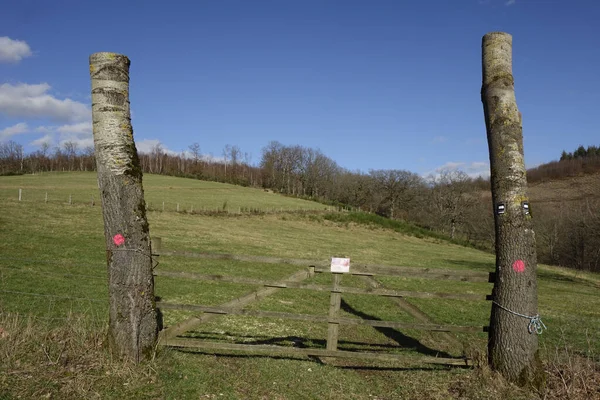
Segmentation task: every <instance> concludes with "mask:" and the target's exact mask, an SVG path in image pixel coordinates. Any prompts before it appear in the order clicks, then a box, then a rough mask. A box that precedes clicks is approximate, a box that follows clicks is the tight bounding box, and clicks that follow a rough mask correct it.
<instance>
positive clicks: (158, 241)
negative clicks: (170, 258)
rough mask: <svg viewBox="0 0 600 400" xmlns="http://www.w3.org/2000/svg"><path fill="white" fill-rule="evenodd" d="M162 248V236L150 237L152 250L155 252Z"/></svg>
mask: <svg viewBox="0 0 600 400" xmlns="http://www.w3.org/2000/svg"><path fill="white" fill-rule="evenodd" d="M161 250H162V238H161V237H159V236H155V237H153V238H152V251H154V252H155V253H160V251H161Z"/></svg>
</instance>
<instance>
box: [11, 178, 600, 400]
mask: <svg viewBox="0 0 600 400" xmlns="http://www.w3.org/2000/svg"><path fill="white" fill-rule="evenodd" d="M19 188H22V189H23V192H22V201H18V189H19ZM144 188H145V193H146V199H147V202H148V203H149V204H151V205H153V204H155V203H156V204H159V203H160V204H161V205H162V201H165V203H167V204H170V205H173V204H176V203H177V202H179V203H180V204H181V208H182V209H184V206H183V204H186V205H185V208H186V209H187V208H188V207H191V205H192V203H193V205H194V210H199V209H201V208H202V207H205V208H207V209H208V208H209V207H215V208H221V209H222V208H223V207H222V205H223V203H225V202H227V206H228V207H229V206H231V207H232V208H233V209H234V211H233V212H232V213H230V214H225V213H221V214H216V213H215V214H212V215H209V214H195V213H189V212H185V213H184V212H180V213H177V212H174V207H169V208H168V207H165V208H166V211H165V212H163V211H162V207H155V206H152V208H151V210H150V211H149V213H148V219H149V222H150V233H151V236H153V237H161V238H162V244H163V247H164V248H165V250H179V251H196V252H210V253H231V254H239V255H254V256H274V257H282V258H301V259H310V260H315V259H316V260H328V259H329V258H330V257H332V256H346V257H350V258H351V262H352V263H356V264H384V265H397V266H413V267H429V268H444V269H468V270H475V271H492V270H493V269H494V256H493V255H491V254H488V253H484V252H481V251H478V250H474V249H469V248H463V247H460V246H457V245H454V244H450V243H447V242H445V241H441V240H436V239H428V238H425V239H419V238H415V237H411V236H405V235H403V234H401V233H398V232H393V231H391V230H384V229H381V228H378V227H377V226H364V225H355V224H343V223H334V222H331V221H329V220H328V219H326V218H324V213H303V212H298V210H299V209H300V210H302V209H304V210H310V209H312V210H323V208H324V206H323V205H320V204H317V203H312V202H307V201H301V200H297V199H290V198H286V197H282V196H279V195H277V194H273V193H266V192H263V191H261V190H257V189H250V188H240V187H235V186H231V185H225V184H217V183H208V182H200V181H194V180H186V179H178V178H169V177H161V176H146V177H144ZM46 192H48V196H49V197H50V200H49V201H48V202H47V203H46V202H45V201H44V199H45V193H46ZM69 195H72V204H71V205H69V204H68V198H69ZM91 196H94V197H95V199H96V205H95V206H92V205H91V200H90V199H91ZM98 198H99V197H98V189H97V187H96V180H95V174H92V173H73V174H70V173H69V174H48V175H35V176H18V177H0V202H1V203H0V204H1V205H0V357H2V359H3V363H0V398H12V397H17V396H18V395H20V396H23V397H25V398H40V397H42V396H46V395H48V396H49V397H52V398H54V397H55V396H61V397H63V398H100V397H101V398H173V399H175V398H177V399H182V398H194V399H195V398H226V399H246V398H260V399H262V398H264V399H314V398H349V399H392V398H422V399H443V398H459V397H461V398H490V399H496V398H498V399H499V398H531V393H527V392H524V391H521V390H520V389H517V388H514V387H512V386H510V385H506V384H502V383H501V382H500V381H496V380H494V379H495V378H493V377H492V378H489V379H491V382H492V386H490V384H489V382H488V381H486V380H485V379H488V378H485V377H484V378H485V379H484V378H482V376H481V374H480V372H477V371H473V370H469V369H461V368H450V367H444V366H434V365H424V364H418V363H414V362H410V360H411V359H415V360H416V358H417V357H419V356H423V355H428V356H436V355H439V356H447V357H452V356H460V355H461V354H462V351H463V347H464V348H466V349H467V350H468V351H469V354H470V355H473V354H476V353H485V345H486V334H485V333H483V332H482V333H475V334H473V333H470V334H466V333H465V334H452V337H453V339H454V342H458V343H459V345H458V346H457V345H456V343H452V342H451V341H448V340H446V339H445V338H444V336H443V335H440V334H438V333H427V332H424V331H413V330H403V331H399V330H397V329H391V328H386V329H375V328H372V327H365V326H361V327H353V326H345V327H342V328H341V330H340V348H342V349H348V350H350V349H356V348H369V349H371V350H372V349H373V348H375V349H377V350H378V351H389V352H395V353H400V354H405V355H406V357H407V360H408V362H407V363H406V364H398V363H393V362H386V363H381V362H379V363H373V362H368V361H355V360H318V359H308V358H303V357H275V358H273V357H261V356H247V355H244V354H240V353H235V352H233V353H232V352H230V353H227V355H218V356H215V355H212V354H205V353H195V352H193V351H177V350H163V351H160V352H159V353H158V355H157V358H156V359H155V360H154V361H153V362H152V363H151V364H150V365H149V366H145V367H133V366H131V367H127V369H125V370H124V369H123V368H122V367H119V366H118V364H116V363H115V362H114V361H110V359H109V358H106V355H105V352H104V351H103V350H102V349H103V344H102V343H103V339H102V335H101V334H98V333H97V332H100V333H101V332H103V330H104V329H105V326H106V318H107V313H106V309H107V303H108V299H107V287H106V267H105V251H104V250H105V249H104V239H103V226H102V216H101V208H100V206H99V205H98ZM236 207H237V208H238V210H239V208H243V207H249V208H250V207H254V208H261V209H265V208H272V209H278V212H276V213H264V214H255V215H253V214H244V213H242V214H237V212H236V210H235V208H236ZM158 262H159V265H158V266H157V267H156V268H157V270H162V271H185V272H195V273H203V274H223V275H233V276H239V277H247V278H257V279H269V280H277V279H282V278H285V277H286V276H289V275H290V274H292V273H294V272H296V271H298V270H299V268H298V267H295V266H292V265H275V264H265V263H261V262H258V261H252V262H240V261H234V260H206V259H189V258H184V257H176V256H164V257H158ZM382 281H383V282H384V283H385V285H386V287H388V288H392V289H396V290H418V291H427V292H447V293H471V294H482V295H485V294H489V293H490V292H491V284H488V283H472V282H456V281H433V280H424V279H414V278H408V277H407V278H386V279H385V280H382ZM313 282H315V283H323V284H327V283H328V282H329V281H328V280H327V278H326V277H324V276H322V275H317V277H315V278H313ZM344 285H348V286H356V287H361V286H364V282H363V281H361V280H359V279H350V278H346V277H344ZM599 288H600V279H599V278H598V276H595V275H591V274H574V273H572V272H570V271H563V270H561V269H558V268H553V267H545V266H540V268H539V303H540V304H539V309H540V314H541V316H542V318H543V321H544V323H545V324H546V325H547V326H548V330H547V331H545V332H544V333H543V335H542V336H540V349H541V352H542V355H543V358H544V359H546V360H551V359H554V357H555V356H556V355H557V354H558V353H559V352H560V353H561V354H566V355H567V356H569V357H572V358H573V359H575V358H574V357H580V358H581V357H583V358H582V359H584V360H588V361H589V360H591V359H594V358H597V357H598V354H600V334H599V327H600V326H599V324H598V321H600V296H598V289H599ZM255 289H256V288H255V287H253V286H252V285H246V284H226V283H216V282H200V281H190V280H186V279H181V278H167V277H163V276H159V277H157V278H156V295H157V296H160V297H161V300H162V301H168V302H173V303H184V304H203V305H219V304H222V303H225V302H227V301H229V300H231V299H234V298H236V297H238V296H241V295H243V294H245V293H248V292H249V291H252V290H255ZM328 296H329V295H328V294H327V293H313V292H307V291H301V290H294V289H286V290H281V291H279V292H277V293H275V294H274V295H272V296H269V297H267V298H265V299H263V300H261V301H258V302H255V303H253V304H252V305H251V308H252V309H255V310H268V311H283V312H298V313H305V314H321V315H323V314H325V315H326V313H327V308H328V301H329V298H328ZM343 300H344V304H345V305H344V306H343V316H344V317H348V318H357V317H364V318H379V319H383V320H390V319H393V320H398V321H405V322H415V321H416V320H415V317H414V315H411V314H410V313H407V312H406V311H403V310H401V309H400V308H398V307H397V305H395V303H393V302H392V301H391V300H390V299H386V298H380V297H375V296H360V295H347V296H346V295H344V296H343ZM407 301H409V302H410V304H411V305H413V306H415V307H418V308H420V310H421V311H422V312H423V313H425V314H427V315H428V316H429V317H430V318H431V319H432V320H433V321H434V322H436V323H440V324H453V325H487V323H488V318H489V310H490V304H489V302H485V301H466V300H450V299H407ZM192 315H194V314H192V313H189V312H185V311H171V310H165V311H164V322H165V325H167V326H171V325H173V324H175V323H178V322H180V321H183V320H185V319H187V318H189V317H190V316H192ZM32 317H33V319H31V318H32ZM28 321H29V322H28ZM2 324H3V325H2ZM82 326H83V327H82ZM326 331H327V327H326V325H323V324H312V323H306V322H303V321H292V322H290V321H287V320H277V319H266V318H253V317H247V316H222V317H219V318H215V319H213V320H211V321H210V322H207V323H205V324H203V325H201V326H200V327H197V328H195V329H194V330H193V331H191V332H188V333H187V335H188V336H192V337H200V338H209V339H215V340H222V341H225V342H230V343H241V342H252V343H270V344H281V345H287V346H305V347H322V346H324V339H325V338H326V337H327V332H326ZM35 332H39V334H37V335H36V334H35ZM94 332H96V333H94ZM69 335H70V336H69ZM77 335H79V336H77ZM74 337H75V338H80V337H82V338H83V339H81V340H80V341H77V340H74V339H73V338H74ZM69 338H70V339H69ZM90 338H92V339H93V340H92V339H90ZM90 343H91V344H90ZM78 346H79V347H78ZM86 346H87V347H86ZM84 350H85V351H84ZM94 354H95V355H96V356H93V355H94ZM84 355H85V357H87V358H85V357H84ZM67 356H68V357H67ZM94 357H95V358H94ZM103 357H104V358H103ZM578 359H579V358H578ZM107 360H108V361H107ZM549 368H550V367H549ZM34 376H35V377H36V379H33V378H32V377H34ZM481 382H483V383H481ZM486 382H488V383H486ZM499 382H500V383H499ZM555 398H556V397H555Z"/></svg>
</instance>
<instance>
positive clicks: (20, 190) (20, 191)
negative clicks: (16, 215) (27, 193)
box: [19, 189, 23, 201]
mask: <svg viewBox="0 0 600 400" xmlns="http://www.w3.org/2000/svg"><path fill="white" fill-rule="evenodd" d="M22 192H23V189H19V201H21V194H22Z"/></svg>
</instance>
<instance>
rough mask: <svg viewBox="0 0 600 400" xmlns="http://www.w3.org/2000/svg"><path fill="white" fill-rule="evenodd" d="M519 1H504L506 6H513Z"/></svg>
mask: <svg viewBox="0 0 600 400" xmlns="http://www.w3.org/2000/svg"><path fill="white" fill-rule="evenodd" d="M516 2H517V0H508V1H507V2H506V3H504V5H505V6H512V5H513V4H515V3H516Z"/></svg>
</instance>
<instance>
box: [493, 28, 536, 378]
mask: <svg viewBox="0 0 600 400" xmlns="http://www.w3.org/2000/svg"><path fill="white" fill-rule="evenodd" d="M482 53H483V56H482V67H483V85H482V88H481V100H482V102H483V110H484V115H485V124H486V130H487V140H488V146H489V153H490V170H491V179H490V180H491V189H492V199H493V207H494V221H495V226H496V276H497V279H496V281H495V283H494V290H493V298H494V301H493V303H492V312H491V316H490V331H489V341H488V360H489V363H490V366H491V367H492V368H493V369H494V370H496V371H499V372H500V373H501V374H502V375H503V376H504V377H505V378H507V379H508V380H509V381H512V382H515V383H517V384H520V385H533V386H535V387H538V388H540V387H542V386H543V385H544V383H545V377H544V372H543V368H542V366H541V362H540V359H539V355H538V338H537V334H538V333H541V329H542V328H543V324H542V323H541V320H540V319H539V316H538V313H537V280H536V269H537V259H536V249H535V235H534V232H533V224H532V221H531V214H530V212H529V201H528V198H527V178H526V175H525V172H526V170H525V162H524V156H523V132H522V130H523V129H522V125H521V113H520V112H519V110H518V108H517V102H516V98H515V91H514V79H513V74H512V36H511V35H509V34H507V33H503V32H492V33H488V34H486V35H485V36H484V37H483V41H482Z"/></svg>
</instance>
